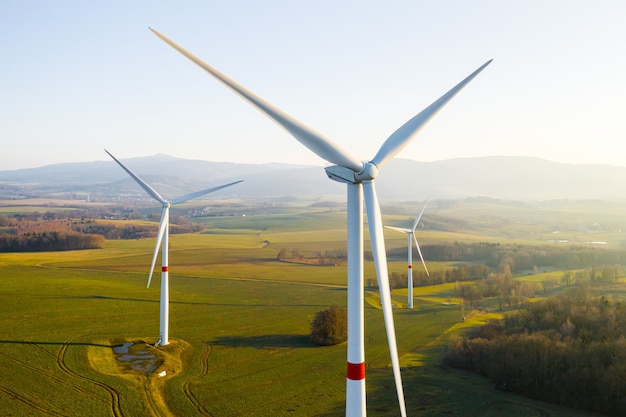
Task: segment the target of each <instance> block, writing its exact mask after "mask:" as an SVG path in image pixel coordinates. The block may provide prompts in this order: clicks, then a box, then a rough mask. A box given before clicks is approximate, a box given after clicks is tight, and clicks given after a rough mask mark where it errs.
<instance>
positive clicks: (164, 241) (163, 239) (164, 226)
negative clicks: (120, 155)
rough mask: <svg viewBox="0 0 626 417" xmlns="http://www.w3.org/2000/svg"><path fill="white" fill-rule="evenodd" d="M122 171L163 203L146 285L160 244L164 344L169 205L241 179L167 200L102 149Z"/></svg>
mask: <svg viewBox="0 0 626 417" xmlns="http://www.w3.org/2000/svg"><path fill="white" fill-rule="evenodd" d="M104 151H105V152H106V153H107V154H109V156H110V157H111V158H113V160H114V161H115V162H117V164H118V165H119V166H121V167H122V168H123V169H124V171H126V172H127V173H128V175H130V176H131V178H132V179H134V180H135V181H136V182H137V184H139V185H140V186H141V188H143V189H144V190H145V191H146V192H147V193H148V194H149V195H150V197H152V198H154V199H155V200H157V201H158V202H159V203H161V204H162V205H163V213H162V214H161V222H160V223H159V230H158V232H157V240H156V245H155V246H154V255H153V256H152V265H151V266H150V276H149V277H148V287H150V282H151V281H152V273H153V272H154V265H155V264H156V260H157V256H158V254H159V247H161V245H162V252H161V301H160V322H159V325H160V338H159V341H158V342H157V345H161V346H165V345H167V344H169V316H170V312H169V304H170V303H169V267H168V240H169V239H168V238H169V225H170V207H171V206H173V205H176V204H180V203H184V202H185V201H187V200H191V199H192V198H196V197H200V196H201V195H205V194H209V193H212V192H214V191H217V190H221V189H222V188H226V187H230V186H231V185H234V184H238V183H240V182H241V181H235V182H231V183H229V184H224V185H220V186H218V187H213V188H208V189H206V190H202V191H197V192H195V193H191V194H185V195H184V196H182V197H178V198H175V199H174V200H172V201H168V200H166V199H164V198H163V197H161V195H160V194H159V193H157V192H156V191H155V190H154V188H152V187H151V186H150V185H148V183H147V182H145V181H144V180H142V179H141V178H139V176H137V175H136V174H135V173H134V172H133V171H131V170H130V169H128V168H127V167H126V166H124V164H122V163H121V162H120V161H119V160H117V158H115V157H114V156H113V155H111V153H109V151H107V150H106V149H105V150H104Z"/></svg>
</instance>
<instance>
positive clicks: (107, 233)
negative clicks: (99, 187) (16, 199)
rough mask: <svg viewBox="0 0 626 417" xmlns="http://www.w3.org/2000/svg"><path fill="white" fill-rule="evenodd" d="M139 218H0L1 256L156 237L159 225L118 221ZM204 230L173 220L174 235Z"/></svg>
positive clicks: (104, 213) (108, 212)
mask: <svg viewBox="0 0 626 417" xmlns="http://www.w3.org/2000/svg"><path fill="white" fill-rule="evenodd" d="M87 216H92V218H89V217H87ZM137 217H138V212H136V211H133V210H128V209H122V208H119V209H107V208H102V209H101V211H89V212H87V211H72V212H60V213H55V212H46V213H36V212H35V213H29V214H20V215H14V216H0V252H37V251H64V250H80V249H98V248H101V247H102V246H103V245H104V241H105V240H106V239H110V240H112V239H145V238H153V237H155V236H156V233H157V227H156V225H151V224H142V223H140V222H128V223H126V222H123V223H120V222H115V221H114V220H118V219H135V218H137ZM144 217H145V216H144ZM152 217H153V216H148V218H149V219H151V218H152ZM155 220H159V219H158V218H155ZM202 227H203V226H202V225H200V224H197V223H193V222H191V221H189V220H188V219H187V218H185V217H183V216H176V215H172V216H170V233H173V234H174V233H191V232H197V231H199V230H201V229H202Z"/></svg>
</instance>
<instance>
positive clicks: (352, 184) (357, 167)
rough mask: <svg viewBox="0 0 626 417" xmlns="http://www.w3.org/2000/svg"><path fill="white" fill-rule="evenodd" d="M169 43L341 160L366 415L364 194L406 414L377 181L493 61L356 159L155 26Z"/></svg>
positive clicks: (352, 367)
mask: <svg viewBox="0 0 626 417" xmlns="http://www.w3.org/2000/svg"><path fill="white" fill-rule="evenodd" d="M150 30H151V31H152V32H153V33H154V34H155V35H157V36H158V37H159V38H161V39H162V40H163V41H164V42H166V43H167V44H169V45H170V46H171V47H173V48H174V49H176V50H177V51H178V52H180V53H181V54H183V55H184V56H186V57H187V58H189V59H190V60H191V61H193V62H194V63H195V64H197V65H198V66H200V67H201V68H202V69H204V70H205V71H206V72H208V73H209V74H210V75H211V76H213V77H214V78H215V79H217V80H218V81H219V82H221V83H222V84H224V85H225V86H226V87H227V88H229V89H230V90H231V91H233V92H234V93H235V94H237V95H239V96H240V97H241V98H243V99H244V100H246V101H247V102H248V103H250V104H251V105H252V106H254V107H256V108H257V110H259V111H261V112H262V113H263V114H265V115H266V116H267V117H269V118H270V119H272V120H273V121H274V122H276V123H277V124H278V125H279V126H281V127H282V128H283V129H285V130H286V131H287V132H289V133H290V134H291V135H292V136H293V137H294V138H295V139H296V140H298V141H299V142H300V143H301V144H302V145H304V146H305V147H307V148H308V149H309V150H310V151H312V152H314V153H315V154H317V156H319V157H321V158H322V159H325V160H326V161H328V162H330V163H332V164H335V165H333V166H330V167H327V168H325V170H326V175H328V177H329V178H330V179H332V180H335V181H338V182H341V183H344V184H347V188H348V192H347V199H348V204H347V211H348V216H347V217H348V219H347V222H348V364H347V378H346V415H347V416H365V415H366V405H365V348H364V293H363V197H365V208H366V211H367V222H368V225H369V233H370V241H371V245H372V253H373V256H374V263H375V266H376V275H377V276H378V287H379V290H380V299H381V304H382V308H383V316H384V320H385V327H386V329H387V342H388V344H389V353H390V356H391V363H392V368H393V374H394V379H395V384H396V391H397V395H398V403H399V405H400V412H401V414H402V416H403V417H406V407H405V403H404V393H403V390H402V377H401V375H400V363H399V359H398V348H397V345H396V334H395V329H394V325H393V313H392V305H391V291H390V289H389V275H388V271H387V255H386V253H385V242H384V236H383V225H382V216H381V214H380V206H379V204H378V197H377V196H376V189H375V187H374V180H375V179H376V177H377V176H378V169H379V168H382V166H383V165H384V164H385V163H387V162H389V160H391V159H392V158H393V157H394V156H395V155H396V154H397V153H398V152H400V151H401V150H402V149H403V148H404V147H405V146H406V145H408V144H409V143H410V142H411V140H412V139H413V137H414V136H415V135H416V134H417V133H418V132H419V131H420V130H421V129H422V128H423V127H424V125H426V123H427V122H428V121H430V119H431V118H432V117H433V116H434V115H435V114H436V113H437V112H438V111H439V110H440V109H441V108H442V107H443V106H444V105H445V104H446V103H448V101H450V99H452V97H454V96H455V95H456V94H457V93H458V92H459V91H460V90H461V89H462V88H463V87H464V86H465V85H466V84H467V83H469V82H470V81H471V80H472V79H473V78H474V77H476V75H478V73H480V72H481V71H482V70H483V69H484V68H485V67H486V66H487V65H489V63H490V62H491V61H488V62H486V63H485V64H483V65H482V66H481V67H480V68H478V69H477V70H476V71H474V72H473V73H472V74H470V75H469V76H468V77H467V78H466V79H464V80H463V81H461V82H460V83H459V84H457V85H456V86H455V87H454V88H452V89H451V90H450V91H448V92H447V93H446V94H444V95H443V96H442V97H440V98H439V99H438V100H437V101H435V102H434V103H433V104H431V105H430V106H428V107H427V108H426V109H424V110H423V111H422V112H421V113H419V114H418V115H416V116H415V117H413V118H412V119H410V120H409V121H408V122H406V123H405V124H404V125H402V126H401V127H400V128H399V129H398V130H396V131H395V132H394V133H393V134H392V135H391V136H390V137H389V138H388V139H387V140H386V141H385V142H384V143H383V145H382V146H381V148H380V149H379V151H378V153H377V154H376V155H375V156H374V158H373V159H372V160H371V161H369V162H362V161H360V160H359V159H357V158H355V157H354V156H352V155H351V154H349V153H348V152H347V151H345V150H344V149H343V148H341V147H340V146H339V145H337V144H336V143H334V142H332V141H331V140H330V139H328V138H326V137H324V136H322V135H321V134H319V133H318V132H316V131H314V130H313V129H311V128H310V127H308V126H306V125H305V124H303V123H302V122H300V121H298V120H297V119H295V118H293V117H291V116H289V115H288V114H287V113H285V112H283V111H282V110H280V109H278V108H277V107H275V106H274V105H272V104H270V103H268V102H267V101H265V100H264V99H262V98H261V97H259V96H257V95H256V94H254V93H253V92H251V91H250V90H248V89H247V88H245V87H243V86H242V85H240V84H239V83H237V82H236V81H234V80H232V79H231V78H229V77H228V76H226V75H225V74H223V73H221V72H220V71H218V70H216V69H215V68H213V67H212V66H210V65H209V64H207V63H206V62H204V61H202V60H201V59H200V58H198V57H196V56H195V55H193V54H191V53H190V52H188V51H187V50H185V49H184V48H183V47H181V46H179V45H178V44H176V43H174V42H172V41H171V40H170V39H168V38H167V37H165V36H163V35H162V34H160V33H159V32H157V31H156V30H154V29H152V28H151V29H150Z"/></svg>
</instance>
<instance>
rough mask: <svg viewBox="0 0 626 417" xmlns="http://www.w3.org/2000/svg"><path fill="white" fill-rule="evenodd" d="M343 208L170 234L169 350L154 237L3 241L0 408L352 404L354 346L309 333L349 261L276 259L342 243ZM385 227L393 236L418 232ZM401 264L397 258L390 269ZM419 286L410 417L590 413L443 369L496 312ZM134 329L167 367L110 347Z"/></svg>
mask: <svg viewBox="0 0 626 417" xmlns="http://www.w3.org/2000/svg"><path fill="white" fill-rule="evenodd" d="M399 219H400V218H398V220H399ZM249 220H251V221H249ZM342 221H343V215H342V214H341V213H335V212H313V213H312V214H310V217H309V213H306V212H300V213H287V214H285V217H281V216H279V215H264V216H250V217H246V218H242V217H225V218H219V219H211V220H210V223H211V224H210V226H208V227H207V229H206V230H205V232H203V233H201V234H194V235H173V236H171V250H170V299H171V305H170V338H171V341H172V343H171V344H170V345H169V346H166V347H161V348H154V347H151V346H150V345H151V344H154V343H155V342H156V341H157V339H158V337H157V336H158V333H159V328H158V326H159V322H158V318H159V303H158V300H159V277H158V276H155V278H153V284H152V287H151V288H149V289H148V288H146V283H147V275H148V268H149V264H150V260H151V256H152V251H153V244H154V241H153V240H151V239H147V240H137V241H109V242H107V244H106V246H105V248H104V249H101V250H91V251H76V252H56V253H28V254H0V266H2V268H3V274H2V276H1V277H0V282H1V285H2V287H1V288H2V289H1V290H0V291H1V292H0V329H2V335H0V369H1V370H2V371H1V373H0V415H3V416H10V415H15V416H17V415H19V416H22V415H50V416H77V415H80V416H174V415H176V416H220V417H221V416H261V417H262V416H272V417H275V416H341V415H344V402H345V399H344V391H345V361H346V347H345V344H344V345H339V346H332V347H315V346H313V345H312V344H311V343H310V342H309V339H308V333H309V326H310V323H311V321H312V319H313V317H314V315H315V313H316V312H318V311H320V310H323V309H326V308H327V307H328V306H330V305H332V304H339V305H343V306H345V303H346V291H345V276H346V269H345V265H338V266H313V265H304V264H295V263H285V262H279V261H277V259H276V255H277V253H278V251H279V250H280V249H281V248H283V247H287V248H289V247H295V246H297V247H299V248H300V249H301V250H303V251H308V252H310V253H315V252H316V251H320V250H328V249H333V248H341V247H343V246H345V242H344V240H345V232H344V230H343V229H342V227H341V222H342ZM431 233H432V235H431ZM389 238H390V239H389V241H388V246H393V245H396V246H403V245H405V244H406V241H405V239H404V237H403V236H398V238H397V240H395V238H396V237H395V236H394V237H392V235H391V234H390V235H389ZM481 238H482V239H483V240H490V239H489V236H488V235H486V234H482V235H481V234H480V232H479V231H476V230H471V231H467V232H466V233H455V234H454V237H451V234H450V233H442V234H440V235H437V233H435V232H429V237H428V239H442V240H448V239H458V240H464V239H466V240H475V239H476V240H480V239H481ZM498 238H502V237H501V236H500V237H498ZM366 247H367V244H366ZM431 267H432V268H434V269H436V268H444V267H446V265H444V264H439V265H438V264H434V263H433V264H432V265H431V264H430V263H429V268H431ZM404 268H406V266H405V263H404V262H401V261H397V262H395V261H394V262H391V263H390V270H391V271H394V270H397V271H398V272H404ZM368 276H372V277H374V276H375V275H374V268H373V265H372V264H371V263H369V262H368V263H367V265H366V279H367V277H368ZM528 279H532V277H529V278H528ZM406 294H407V292H406V289H404V290H397V291H394V293H393V298H394V303H395V304H396V305H399V306H403V305H405V304H406ZM415 297H416V299H415V309H414V310H406V309H396V310H395V311H394V318H395V321H396V331H397V335H398V346H399V351H400V355H401V364H402V372H403V381H404V390H405V396H406V401H407V409H408V413H409V415H412V416H450V415H455V416H479V417H488V416H496V415H497V416H514V417H515V416H547V415H549V416H584V414H583V413H577V412H574V411H572V410H567V409H563V408H559V407H554V406H551V405H547V404H545V403H540V402H536V401H531V400H528V399H524V398H520V397H516V396H513V395H511V394H506V393H503V392H500V391H497V390H495V389H494V387H493V384H491V383H489V382H488V381H485V380H483V379H481V378H478V377H476V376H473V375H470V374H467V373H464V372H459V371H455V370H450V369H447V368H443V367H442V366H441V365H440V364H441V358H442V355H443V353H444V352H445V347H446V343H447V340H448V338H449V336H450V335H452V334H455V333H457V332H461V331H464V330H465V329H467V328H468V327H471V326H473V325H478V324H481V323H484V322H486V321H488V320H491V319H497V318H498V317H499V316H498V315H496V314H492V313H489V314H488V313H480V314H477V315H475V316H473V317H472V318H471V319H470V320H466V321H464V322H462V321H461V320H460V311H459V308H458V305H456V303H455V300H454V299H453V287H452V284H444V285H441V286H433V287H425V288H416V290H415ZM366 298H367V300H368V303H367V304H366V308H365V315H366V360H367V372H368V377H367V393H368V410H369V413H370V415H376V416H396V415H398V414H399V412H398V405H397V399H396V398H395V389H394V386H393V376H392V372H391V368H390V360H389V354H388V351H387V344H386V336H385V329H384V324H383V320H382V313H381V311H380V309H379V304H378V296H377V293H376V292H370V291H367V292H366ZM126 342H134V343H135V346H138V347H141V348H142V349H144V350H145V351H147V352H149V354H151V355H154V356H155V357H156V363H157V366H158V369H157V370H156V371H154V372H150V373H148V374H144V373H143V372H140V371H135V370H131V369H128V367H127V366H125V364H124V363H123V362H121V361H120V360H118V359H117V358H116V355H115V351H114V348H117V347H119V346H121V345H123V344H124V343H126ZM162 371H165V372H166V375H165V376H164V377H159V376H158V373H159V372H162Z"/></svg>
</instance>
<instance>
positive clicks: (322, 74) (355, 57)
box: [0, 0, 626, 170]
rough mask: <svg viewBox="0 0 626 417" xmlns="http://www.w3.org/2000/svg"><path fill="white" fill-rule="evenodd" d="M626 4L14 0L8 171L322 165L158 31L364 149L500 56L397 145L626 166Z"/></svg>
mask: <svg viewBox="0 0 626 417" xmlns="http://www.w3.org/2000/svg"><path fill="white" fill-rule="evenodd" d="M625 17H626V2H624V1H623V0H614V1H608V0H600V1H591V0H589V1H577V0H558V1H557V0H552V1H551V0H537V1H531V0H523V1H522V0H520V1H502V0H489V1H486V0H485V1H481V0H477V1H467V0H456V1H445V0H443V1H418V0H406V1H396V0H385V1H341V0H315V1H287V0H285V1H273V0H264V1H257V0H254V1H253V0H249V1H248V0H246V1H243V0H228V1H211V0H198V1H176V2H174V1H171V2H166V1H154V0H151V1H147V0H146V1H132V0H131V1H100V2H91V1H84V0H83V1H71V0H59V1H22V0H5V1H2V2H0V54H1V55H0V56H1V57H2V58H1V61H0V63H1V65H0V140H1V141H2V150H1V151H0V170H5V169H15V168H25V167H35V166H41V165H48V164H54V163H62V162H75V161H93V160H106V159H108V156H107V155H106V154H105V153H104V151H103V148H107V149H108V150H110V151H111V152H112V153H113V154H115V155H116V156H118V157H120V158H130V157H137V156H148V155H154V154H157V153H165V154H169V155H173V156H177V157H181V158H194V159H204V160H210V161H232V162H254V163H258V162H290V163H307V164H318V165H322V164H323V161H322V160H321V159H319V158H318V157H317V156H315V155H313V154H311V152H310V151H308V150H307V149H306V148H304V147H303V146H302V145H300V144H299V143H298V142H296V141H295V140H294V139H292V138H291V136H289V135H288V134H287V133H285V132H284V131H283V130H282V129H281V128H279V127H278V126H277V125H275V124H274V123H273V122H271V121H270V120H269V119H267V118H266V117H265V116H263V115H262V114H261V113H259V112H258V111H256V110H255V109H253V108H252V107H251V106H250V105H248V104H247V103H245V102H244V101H243V100H241V99H240V98H239V97H237V96H235V95H234V94H233V93H231V92H230V91H229V90H227V89H226V88H224V87H223V86H222V85H221V84H218V82H216V81H215V80H214V79H212V78H211V77H210V76H209V75H207V74H206V73H204V72H203V71H202V70H200V69H199V68H198V67H196V66H195V65H194V64H192V63H191V62H190V61H188V60H187V59H186V58H184V57H183V56H182V55H180V54H178V53H177V52H176V51H174V50H173V49H171V48H170V47H169V46H167V45H166V44H165V43H163V42H162V41H161V40H159V39H158V38H157V37H156V36H154V35H153V34H152V33H151V32H150V31H149V30H148V26H150V27H153V28H155V29H157V30H159V31H160V32H162V33H163V34H165V35H166V36H168V37H170V38H171V39H172V40H174V41H175V42H178V43H179V44H181V45H182V46H183V47H185V48H187V49H188V50H190V51H191V52H193V53H195V54H196V55H198V56H200V57H201V58H202V59H204V60H205V61H206V62H208V63H209V64H211V65H213V66H215V67H216V68H218V69H219V70H221V71H223V72H225V73H226V74H228V75H229V76H231V77H232V78H234V79H235V80H237V81H239V82H240V83H242V84H243V85H245V86H246V87H248V88H250V89H251V90H252V91H254V92H256V93H258V94H260V95H261V96H262V97H264V98H265V99H267V100H268V101H270V102H271V103H273V104H275V105H276V106H278V107H279V108H281V109H283V110H284V111H286V112H287V113H289V114H291V115H292V116H294V117H296V118H298V119H300V120H301V121H303V122H304V123H306V124H308V125H309V126H311V127H312V128H314V129H316V130H317V131H319V132H321V133H322V134H324V135H326V136H327V137H329V138H331V139H332V140H334V141H335V142H337V143H338V144H340V145H341V146H343V147H344V148H346V149H348V150H349V151H351V152H352V153H353V154H354V155H355V156H357V157H358V158H361V159H364V160H366V159H369V158H371V157H373V155H374V154H375V152H376V151H377V150H378V147H379V146H380V144H381V143H382V142H383V141H384V140H385V139H386V138H387V137H388V136H389V135H390V134H391V133H392V132H393V131H394V130H395V129H396V128H397V127H399V126H400V125H401V124H403V123H404V122H405V121H406V120H408V119H409V118H411V117H412V116H414V115H415V114H416V113H418V112H419V111H421V110H422V109H423V108H424V107H425V106H427V105H428V104H430V103H431V102H432V101H434V100H435V99H437V98H438V97H439V96H440V95H441V94H443V93H444V92H445V91H447V90H448V89H449V88H450V87H452V86H453V85H454V84H456V83H457V82H458V81H460V80H461V79H463V78H464V77H465V76H466V75H468V74H469V73H471V72H472V71H473V70H474V69H476V68H477V67H478V66H480V65H481V64H483V63H484V62H485V61H487V60H488V59H491V58H493V59H494V61H493V63H492V64H491V65H490V66H489V67H487V69H486V70H485V71H483V73H481V74H480V75H479V76H478V77H477V78H476V79H475V80H474V81H473V82H472V83H470V85H469V86H468V87H467V88H466V89H465V90H463V91H462V92H461V94H460V95H459V96H457V97H456V98H455V99H454V100H453V101H452V102H451V103H450V104H449V105H448V106H447V107H446V108H445V109H444V110H443V111H442V112H441V113H440V114H439V115H438V116H437V117H436V119H434V120H433V122H431V123H430V125H429V126H428V127H427V128H426V129H425V130H424V131H423V132H422V133H421V134H420V135H419V136H418V137H417V138H416V139H415V140H414V141H413V142H412V143H411V144H410V145H409V146H408V147H407V148H406V149H405V150H404V151H402V152H401V153H400V154H399V155H398V156H399V157H402V158H409V159H414V160H418V161H432V160H441V159H449V158H458V157H472V156H482V155H524V156H538V157H542V158H546V159H550V160H553V161H561V162H571V163H606V164H612V165H621V166H626V152H625V150H626V146H625V145H624V141H626V25H625V24H624V18H625Z"/></svg>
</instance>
